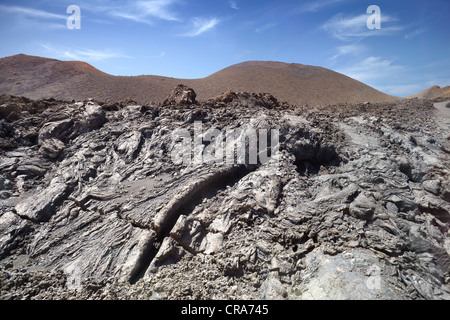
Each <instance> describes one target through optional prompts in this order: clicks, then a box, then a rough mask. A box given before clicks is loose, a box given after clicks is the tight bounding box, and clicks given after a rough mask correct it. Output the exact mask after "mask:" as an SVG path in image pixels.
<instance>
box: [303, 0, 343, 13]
mask: <svg viewBox="0 0 450 320" xmlns="http://www.w3.org/2000/svg"><path fill="white" fill-rule="evenodd" d="M342 1H345V0H316V1H311V2H307V3H305V4H303V5H301V6H300V7H299V8H298V9H297V10H298V12H300V13H303V12H317V11H320V10H321V9H324V8H326V7H328V6H330V5H332V4H335V3H338V2H342Z"/></svg>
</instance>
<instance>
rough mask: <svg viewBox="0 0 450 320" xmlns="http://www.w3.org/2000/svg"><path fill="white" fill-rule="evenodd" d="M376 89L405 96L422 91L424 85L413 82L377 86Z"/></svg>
mask: <svg viewBox="0 0 450 320" xmlns="http://www.w3.org/2000/svg"><path fill="white" fill-rule="evenodd" d="M377 89H378V90H380V91H382V92H385V93H388V94H391V95H394V96H397V97H407V96H410V95H412V94H415V93H418V92H420V91H423V90H424V87H423V85H421V84H417V83H413V84H394V85H389V86H378V87H377Z"/></svg>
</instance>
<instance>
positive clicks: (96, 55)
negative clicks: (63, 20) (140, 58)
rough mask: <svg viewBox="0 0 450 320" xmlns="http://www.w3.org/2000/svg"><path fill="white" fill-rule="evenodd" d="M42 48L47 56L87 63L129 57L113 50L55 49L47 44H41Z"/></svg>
mask: <svg viewBox="0 0 450 320" xmlns="http://www.w3.org/2000/svg"><path fill="white" fill-rule="evenodd" d="M41 47H42V48H44V49H45V50H46V51H47V54H49V55H51V56H53V57H55V58H57V59H70V60H79V61H87V62H95V61H102V60H106V59H111V58H127V57H128V56H126V55H124V54H122V53H121V52H118V51H113V50H109V49H106V50H102V51H100V50H92V49H85V48H84V49H73V48H60V47H53V46H50V45H47V44H41Z"/></svg>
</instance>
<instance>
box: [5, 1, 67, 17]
mask: <svg viewBox="0 0 450 320" xmlns="http://www.w3.org/2000/svg"><path fill="white" fill-rule="evenodd" d="M0 11H3V12H7V13H11V14H17V15H21V16H26V17H29V18H41V19H63V20H66V19H67V18H68V15H62V14H55V13H51V12H47V11H43V10H38V9H33V8H25V7H16V6H5V5H0Z"/></svg>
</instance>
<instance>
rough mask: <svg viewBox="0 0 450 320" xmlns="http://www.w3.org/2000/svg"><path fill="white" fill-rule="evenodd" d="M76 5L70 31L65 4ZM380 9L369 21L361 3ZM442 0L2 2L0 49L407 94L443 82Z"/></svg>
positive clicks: (155, 70) (136, 67) (449, 51)
mask: <svg viewBox="0 0 450 320" xmlns="http://www.w3.org/2000/svg"><path fill="white" fill-rule="evenodd" d="M70 5H77V6H78V7H79V8H80V10H81V29H78V30H77V29H75V30H70V29H69V28H67V25H66V22H67V19H68V18H69V17H70V15H71V14H68V13H67V12H66V11H67V8H68V6H70ZM370 5H377V6H378V7H379V8H380V10H381V28H380V29H373V30H370V29H369V28H368V27H367V24H366V22H367V19H369V17H370V16H371V14H368V13H367V12H366V11H367V8H368V7H369V6H370ZM449 17H450V1H448V0H427V1H424V0H422V1H417V0H410V1H404V0H396V1H392V0H391V1H386V0H370V1H366V0H323V1H317V0H308V1H298V0H297V1H265V0H259V1H244V0H198V1H194V0H128V1H115V0H83V1H76V0H57V1H49V0H33V1H17V0H16V1H8V0H1V1H0V38H1V39H2V45H1V47H0V57H5V56H10V55H14V54H18V53H25V54H30V55H38V56H44V57H50V58H56V59H61V60H82V61H86V62H88V63H90V64H92V65H93V66H95V67H96V68H98V69H100V70H102V71H104V72H107V73H110V74H114V75H141V74H153V75H163V76H169V77H176V78H201V77H205V76H208V75H210V74H212V73H214V72H216V71H218V70H220V69H222V68H225V67H227V66H230V65H232V64H235V63H239V62H242V61H248V60H271V61H282V62H288V63H302V64H308V65H316V66H322V67H326V68H329V69H332V70H335V71H338V72H341V73H344V74H346V75H348V76H351V77H353V78H355V79H357V80H360V81H362V82H364V83H366V84H368V85H370V86H373V87H375V88H376V89H379V90H381V91H383V92H386V93H389V94H393V95H397V96H406V95H409V94H413V93H416V92H419V91H421V90H424V89H426V88H428V87H430V86H432V85H435V84H436V85H440V86H447V85H450V58H449V56H450V36H449V35H450V34H449V31H450V22H449V20H448V18H449Z"/></svg>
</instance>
